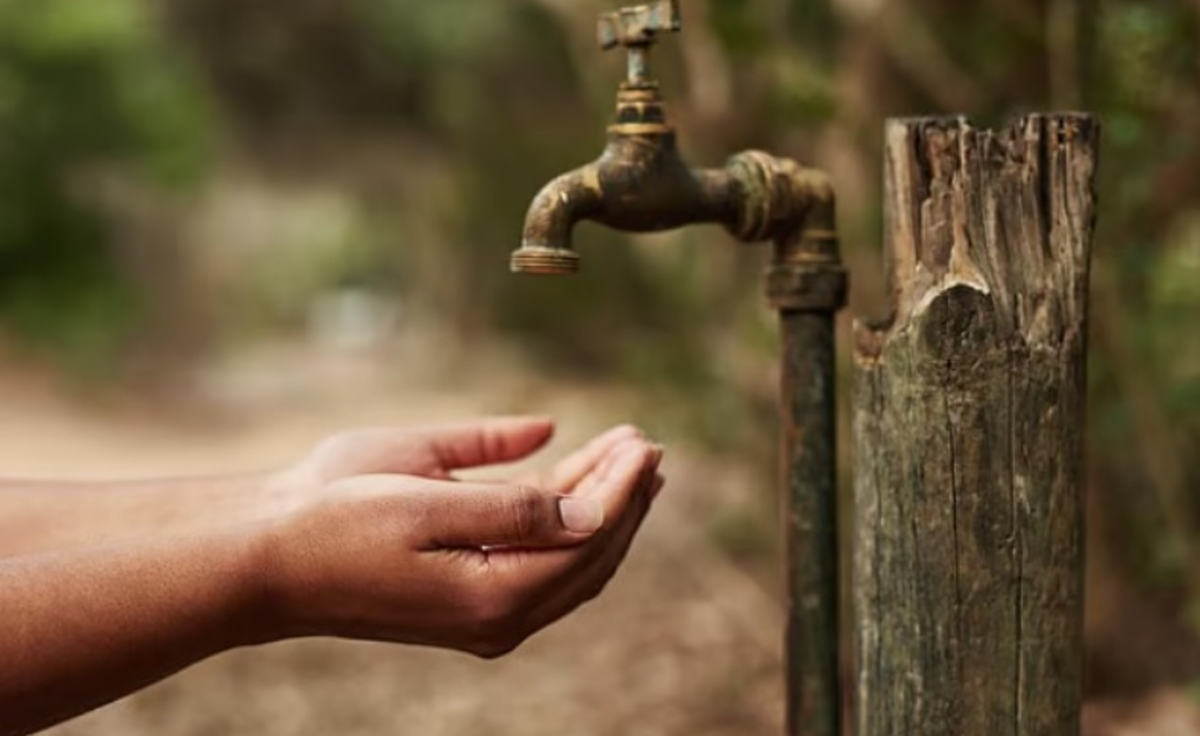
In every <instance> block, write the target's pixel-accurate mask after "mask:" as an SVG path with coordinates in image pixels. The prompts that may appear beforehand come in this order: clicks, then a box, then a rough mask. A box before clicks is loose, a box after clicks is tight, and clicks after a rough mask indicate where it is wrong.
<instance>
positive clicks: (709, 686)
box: [0, 348, 782, 736]
mask: <svg viewBox="0 0 1200 736" xmlns="http://www.w3.org/2000/svg"><path fill="white" fill-rule="evenodd" d="M428 352H429V351H425V352H422V351H417V350H413V351H411V353H410V354H411V355H413V356H416V355H421V356H423V358H422V360H420V361H417V360H416V359H415V358H414V359H410V360H406V359H405V356H404V355H397V354H395V353H392V354H391V355H389V356H387V360H378V359H369V358H362V357H361V356H360V357H359V358H347V357H345V356H330V355H323V354H316V353H312V352H310V351H305V350H302V349H297V348H281V349H276V350H272V351H263V352H260V353H259V354H257V355H254V356H245V357H243V358H242V359H240V360H239V361H237V362H235V363H227V364H226V365H224V366H221V367H219V368H217V369H214V370H213V371H211V372H209V373H208V374H207V375H206V376H205V378H204V380H203V381H202V382H201V387H200V389H199V390H198V393H197V397H198V398H197V400H196V401H193V402H191V406H193V407H196V408H195V409H191V410H187V411H176V410H172V411H171V412H165V411H163V410H162V408H161V407H159V408H156V407H145V406H133V407H131V406H129V405H125V404H122V405H121V406H118V407H114V406H112V405H107V406H97V405H95V404H94V403H88V402H80V401H71V400H67V399H64V398H62V397H61V396H60V395H59V394H58V393H56V392H55V391H52V390H49V389H47V388H45V387H44V386H39V385H38V384H37V383H36V382H35V381H29V380H24V379H19V380H14V381H10V382H8V384H7V386H6V388H5V389H4V394H5V395H4V397H3V401H2V402H0V467H3V468H4V472H5V473H8V474H24V475H37V476H60V477H61V476H73V477H96V476H109V477H111V476H126V475H148V474H149V475H153V474H176V473H203V472H216V471H226V470H229V469H231V468H258V467H270V466H273V465H275V464H277V463H279V462H281V461H284V460H287V459H289V458H291V457H293V456H294V455H296V454H297V453H298V452H299V451H301V450H302V449H303V448H305V447H306V446H307V445H308V444H309V443H310V442H311V441H313V440H315V439H316V438H318V437H320V436H322V435H323V434H325V433H327V432H329V431H331V430H334V429H337V428H339V427H344V426H351V425H363V424H367V425H371V424H380V423H393V424H394V423H415V422H422V421H429V420H439V421H444V420H447V419H452V418H456V417H463V416H471V415H476V414H480V413H500V412H511V411H517V410H524V411H530V412H538V413H549V414H552V415H554V416H556V417H559V418H560V420H562V421H563V427H562V431H561V436H560V437H559V438H558V439H557V440H556V441H555V443H554V445H553V447H552V448H551V450H550V451H549V454H551V455H557V454H560V453H562V452H563V451H564V449H565V448H567V447H570V446H571V445H572V444H573V443H574V442H575V441H577V440H578V439H580V438H582V437H586V436H588V435H590V434H591V433H592V432H594V431H596V430H598V429H600V428H603V427H604V426H607V425H608V424H610V423H612V422H615V421H620V420H621V419H623V418H624V417H622V416H620V407H621V406H622V405H623V403H622V402H623V399H622V397H620V396H619V395H618V394H617V393H616V392H615V391H613V390H612V389H611V388H604V387H596V386H587V387H582V386H557V387H554V388H553V389H548V388H547V387H546V385H545V384H544V382H540V381H537V380H536V379H535V378H533V377H531V376H530V375H529V373H528V372H527V371H525V370H524V369H523V368H521V367H520V366H518V365H516V364H515V363H513V362H511V361H508V360H506V359H505V358H504V357H503V356H502V355H500V354H499V353H497V354H495V355H491V354H489V355H488V356H486V359H483V358H480V357H479V356H478V355H476V356H474V357H473V360H472V361H469V362H466V363H463V362H462V361H457V362H456V361H453V360H432V359H428V358H427V357H425V356H427V355H428ZM442 357H443V358H444V357H445V356H442ZM450 364H457V365H458V366H459V368H457V369H455V370H448V369H447V368H446V366H447V365H450ZM435 366H436V369H435ZM463 366H466V367H463ZM606 412H612V415H608V414H607V413H606ZM665 439H667V440H668V442H669V440H670V438H665ZM670 449H671V453H670V455H669V458H668V460H667V462H666V472H667V474H668V476H669V477H670V479H671V483H670V486H669V487H668V492H667V493H665V494H664V496H663V497H662V499H661V502H660V504H659V506H658V507H657V508H656V510H655V514H654V515H653V516H652V518H651V519H650V520H649V521H648V523H647V527H646V529H645V531H644V533H643V535H642V537H641V539H640V540H639V544H638V545H637V546H636V547H635V549H634V550H633V552H632V554H631V556H630V559H629V561H628V563H627V566H626V567H625V568H624V569H623V571H622V574H621V575H620V576H619V577H618V579H617V580H616V581H614V583H613V584H612V585H611V586H610V588H609V590H608V591H607V592H606V594H605V595H604V596H602V597H601V599H600V600H598V601H597V602H595V603H593V604H591V605H590V606H588V607H586V608H585V609H584V610H582V611H580V612H579V613H578V614H577V615H575V616H574V617H572V618H571V619H569V620H568V621H566V622H563V623H561V624H560V625H558V626H556V627H553V628H552V629H551V630H549V631H547V632H545V633H543V634H542V635H540V636H538V637H536V638H535V639H533V640H532V641H530V642H529V643H528V644H527V645H526V646H525V647H523V648H522V649H521V650H519V651H518V652H517V653H515V654H514V655H512V656H510V657H508V658H505V659H504V660H502V661H497V662H490V663H484V662H479V661H475V660H473V659H470V658H468V657H465V656H459V655H454V654H447V653H441V652H435V651H427V650H419V649H413V648H404V647H390V646H382V645H370V644H361V643H347V642H340V641H323V640H314V641H304V642H292V643H285V644H277V645H272V646H269V647H264V648H259V649H255V650H249V651H241V652H234V653H230V654H226V655H223V656H219V657H216V658H214V659H212V660H209V661H207V662H204V663H201V664H199V665H197V666H195V667H193V668H192V669H190V670H188V671H186V672H184V673H182V674H180V675H178V676H176V677H174V678H172V679H170V680H168V681H166V682H164V683H161V684H160V685H158V686H155V687H153V688H150V689H149V690H147V691H145V692H143V693H141V694H139V695H137V696H134V697H132V698H129V699H127V700H125V701H123V702H121V703H118V704H115V705H113V706H110V707H107V708H104V709H101V710H99V711H97V712H95V713H93V714H90V715H88V716H85V717H83V718H80V719H78V720H76V721H74V722H71V723H69V724H66V725H64V726H61V727H59V728H58V729H55V730H53V731H52V733H53V734H56V736H69V735H74V734H79V735H80V736H84V735H87V736H109V735H113V736H115V735H117V734H120V735H121V736H136V735H137V734H156V735H159V734H161V735H169V734H177V735H183V734H188V735H193V734H194V735H196V736H200V735H204V736H207V735H209V734H212V735H213V736H217V735H220V736H236V735H237V734H254V735H255V736H260V735H268V734H280V735H284V734H288V735H291V734H322V735H326V734H344V735H347V736H349V735H352V734H380V733H396V734H417V733H419V734H424V735H425V736H438V735H440V734H446V735H450V734H454V735H462V734H471V735H474V734H483V733H487V734H492V735H493V736H507V735H509V734H511V735H512V736H518V735H519V736H539V735H542V734H545V735H546V736H549V735H550V734H554V735H555V736H558V735H560V734H580V735H582V736H590V735H592V734H597V735H598V734H623V735H627V736H636V735H637V734H647V735H650V734H681V735H682V734H689V735H693V736H698V735H704V734H713V735H716V734H740V735H749V734H776V733H779V732H780V730H781V727H780V714H781V712H782V703H781V688H780V685H779V681H780V666H781V662H780V657H779V647H778V646H777V642H778V639H779V631H780V628H779V627H780V623H781V612H780V609H779V604H778V602H777V601H776V600H774V599H773V597H772V595H770V594H769V593H768V592H766V591H764V590H763V589H762V588H761V587H760V586H758V585H756V584H755V583H754V582H752V581H751V580H750V578H748V577H747V576H745V575H744V574H742V573H740V572H738V571H737V570H736V569H734V568H733V567H732V566H731V565H730V564H729V563H728V562H727V561H726V559H725V558H724V556H722V555H721V554H720V553H718V552H717V551H716V550H715V548H714V546H713V543H712V542H711V541H710V539H709V538H708V537H707V536H706V535H705V534H704V533H703V531H702V529H703V528H704V526H703V523H704V519H705V514H706V513H709V512H711V510H712V509H713V508H714V507H716V506H719V504H720V503H722V502H723V501H722V499H727V498H730V497H731V496H733V495H735V494H741V493H746V492H748V491H747V489H746V487H745V486H746V485H747V483H748V481H747V477H748V476H747V474H746V472H745V470H744V469H738V468H730V467H727V466H724V465H717V464H710V463H705V462H703V461H701V460H700V459H699V458H698V457H696V455H695V454H694V453H690V452H689V451H688V450H687V448H686V447H678V446H673V447H671V448H670ZM760 492H761V491H760Z"/></svg>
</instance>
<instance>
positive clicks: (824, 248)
mask: <svg viewBox="0 0 1200 736" xmlns="http://www.w3.org/2000/svg"><path fill="white" fill-rule="evenodd" d="M681 29H682V19H681V17H680V11H679V4H678V2H677V0H661V1H660V2H654V3H650V4H646V5H637V6H633V7H628V8H623V9H621V10H618V11H616V12H613V13H606V14H604V15H602V16H601V18H600V22H599V29H598V40H599V44H600V47H601V49H605V50H607V49H612V48H618V47H620V48H623V49H625V51H626V53H627V54H628V65H627V72H626V78H625V80H624V81H623V82H622V83H621V85H620V87H619V89H618V90H617V104H616V115H615V120H614V121H613V123H612V124H611V125H610V126H609V127H608V145H607V146H606V147H605V149H604V152H603V153H602V154H601V155H600V157H599V158H598V159H597V160H595V161H594V162H592V163H590V164H587V165H585V166H582V167H580V168H578V169H575V170H574V171H571V172H568V173H566V174H563V175H561V176H559V177H558V178H556V179H554V180H553V181H551V182H550V183H549V184H547V185H546V186H545V187H544V188H543V189H542V190H541V191H540V192H539V193H538V194H537V196H536V197H534V199H533V202H532V204H531V205H530V207H529V212H528V214H527V215H526V218H525V229H524V233H523V237H522V240H521V247H520V248H519V249H518V250H516V251H515V252H514V253H513V255H512V261H511V265H512V270H513V271H517V272H523V273H540V274H556V273H571V272H574V271H576V270H578V268H579V255H578V254H577V253H576V252H575V250H574V249H573V248H572V246H571V232H572V230H573V229H574V226H575V223H576V222H579V221H580V220H591V221H594V222H598V223H600V224H602V225H607V226H609V227H612V228H615V229H617V230H623V231H627V232H653V231H659V230H670V229H673V228H676V227H681V226H683V225H688V224H692V223H716V224H720V225H723V226H724V227H725V228H726V229H727V230H728V231H729V232H730V233H731V234H732V235H733V236H734V237H736V238H737V239H739V240H741V241H743V242H757V241H763V240H774V241H775V242H776V244H777V257H776V265H775V266H774V267H773V269H772V271H771V272H770V273H769V274H768V284H769V285H772V284H774V285H775V286H772V288H771V291H772V292H779V294H778V296H777V298H773V301H774V302H775V303H776V304H777V305H779V306H787V305H789V304H793V305H795V308H803V305H804V304H808V303H809V302H810V301H812V299H811V298H809V297H801V296H797V295H794V294H793V295H791V296H788V295H785V294H784V293H783V292H784V291H794V290H795V287H797V286H801V284H798V283H796V282H797V279H803V280H805V281H806V282H809V281H811V278H812V277H811V275H806V276H804V277H800V276H797V275H796V273H795V269H794V268H791V267H789V266H788V264H789V263H795V262H798V261H804V262H805V267H804V268H803V269H802V270H803V271H804V272H805V273H806V274H811V272H812V271H813V268H814V267H817V268H816V270H818V271H822V272H823V271H825V270H829V271H830V274H829V275H830V276H831V277H833V276H835V274H834V273H833V271H836V272H837V273H838V274H839V275H840V272H841V267H840V264H838V262H837V240H836V235H835V233H834V230H835V223H834V210H835V205H834V192H833V187H832V186H831V185H830V184H829V181H828V178H827V177H826V176H825V175H824V174H823V173H822V172H820V171H816V170H814V169H807V168H804V167H801V166H800V165H798V164H796V163H795V162H793V161H790V160H787V159H780V158H776V157H774V156H770V155H768V154H765V153H762V152H759V151H748V152H744V153H741V154H738V155H736V156H734V157H732V158H731V159H729V160H728V161H727V162H726V164H725V166H724V167H723V168H708V169H692V168H689V167H688V166H687V165H686V164H685V163H684V162H683V159H682V158H681V157H680V155H679V150H678V147H677V145H676V136H675V129H674V128H673V127H672V126H671V124H670V122H668V120H667V114H666V109H665V106H664V103H663V97H662V94H661V92H660V90H659V85H658V82H656V81H655V80H654V79H653V78H652V77H651V75H650V69H649V58H650V49H651V48H652V47H653V46H654V44H655V43H656V42H657V40H658V38H659V37H660V36H661V35H662V34H664V33H671V32H677V31H680V30H681ZM822 263H824V264H827V265H828V267H829V268H828V269H823V268H820V266H821V264H822ZM821 280H822V282H823V284H822V285H821V288H819V289H817V291H821V292H823V293H825V294H826V296H827V297H828V298H829V299H833V300H838V301H837V303H836V304H831V306H830V307H829V308H833V309H836V308H837V307H839V306H841V301H840V300H842V299H843V298H844V291H845V287H844V282H845V279H844V277H841V276H838V277H837V278H828V279H821ZM835 282H837V283H835ZM839 284H840V285H839ZM809 285H810V284H806V285H805V289H803V291H805V292H806V293H809V292H812V291H813V289H811V288H808V286H809Z"/></svg>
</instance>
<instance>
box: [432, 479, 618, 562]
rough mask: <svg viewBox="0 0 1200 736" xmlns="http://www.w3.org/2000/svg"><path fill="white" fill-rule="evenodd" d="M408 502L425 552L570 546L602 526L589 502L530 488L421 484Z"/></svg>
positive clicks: (598, 508) (600, 509)
mask: <svg viewBox="0 0 1200 736" xmlns="http://www.w3.org/2000/svg"><path fill="white" fill-rule="evenodd" d="M442 486H446V487H442ZM409 498H410V500H411V502H412V507H413V513H414V515H415V516H417V517H418V518H417V519H416V523H417V524H418V526H417V528H418V529H419V533H420V534H421V537H422V540H423V542H422V544H421V546H422V547H423V548H425V549H428V550H443V549H468V550H480V549H482V548H487V547H503V548H520V549H537V548H544V547H564V546H572V545H578V544H581V543H582V542H584V541H586V540H587V539H589V538H590V537H591V536H592V535H594V534H595V533H596V532H597V531H599V530H600V529H601V528H602V527H603V526H604V522H605V509H604V506H603V505H602V504H600V503H598V502H596V501H595V500H592V499H586V498H571V497H564V496H561V495H559V494H557V493H554V492H552V491H547V490H542V489H538V488H534V487H532V486H515V485H507V484H484V483H475V484H472V483H441V482H424V483H422V484H421V488H420V491H419V492H417V493H413V494H410V496H409Z"/></svg>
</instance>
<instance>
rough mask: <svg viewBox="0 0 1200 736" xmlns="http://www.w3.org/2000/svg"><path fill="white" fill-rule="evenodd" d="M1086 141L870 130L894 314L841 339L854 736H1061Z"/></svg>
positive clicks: (1068, 121) (1077, 583) (939, 124)
mask: <svg viewBox="0 0 1200 736" xmlns="http://www.w3.org/2000/svg"><path fill="white" fill-rule="evenodd" d="M1098 136H1099V126H1098V125H1097V123H1096V122H1095V121H1094V120H1093V119H1092V118H1090V117H1088V116H1085V115H1031V116H1028V117H1026V118H1024V119H1022V120H1020V121H1019V122H1017V123H1015V124H1013V125H1012V126H1010V127H1008V128H1005V129H1004V130H1000V131H987V130H976V129H974V128H972V127H971V126H970V124H968V123H967V122H966V121H965V120H963V119H959V118H946V119H914V120H893V121H889V123H888V126H887V135H886V162H885V169H886V172H885V184H886V197H887V202H886V205H887V214H886V221H887V224H886V229H887V232H886V249H887V257H888V260H889V271H890V282H891V288H892V291H893V296H894V300H895V301H894V312H893V317H892V320H891V321H890V323H889V324H887V325H886V326H882V327H864V326H861V325H860V326H858V327H857V328H856V336H855V340H856V345H855V371H856V376H855V377H856V386H855V388H856V392H855V400H854V412H855V416H854V432H855V442H856V450H855V453H856V457H855V481H854V486H855V505H856V510H855V516H856V518H855V532H854V561H853V565H854V568H853V576H854V577H853V590H854V603H855V609H856V610H855V614H854V615H855V617H856V624H857V625H856V627H855V628H856V647H857V648H856V657H857V659H856V667H857V694H856V696H855V701H856V702H855V723H856V731H855V733H856V734H857V736H990V735H992V734H995V735H996V736H999V735H1000V734H1003V735H1004V736H1033V735H1034V734H1036V735H1038V736H1069V735H1070V734H1078V733H1079V708H1080V698H1081V678H1082V651H1083V642H1082V629H1083V481H1084V468H1083V435H1084V429H1083V428H1084V397H1085V371H1084V362H1085V351H1086V335H1087V282H1088V259H1089V250H1090V247H1091V240H1092V229H1093V221H1094V214H1095V202H1094V194H1093V174H1094V170H1095V163H1096V151H1097V143H1098Z"/></svg>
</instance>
